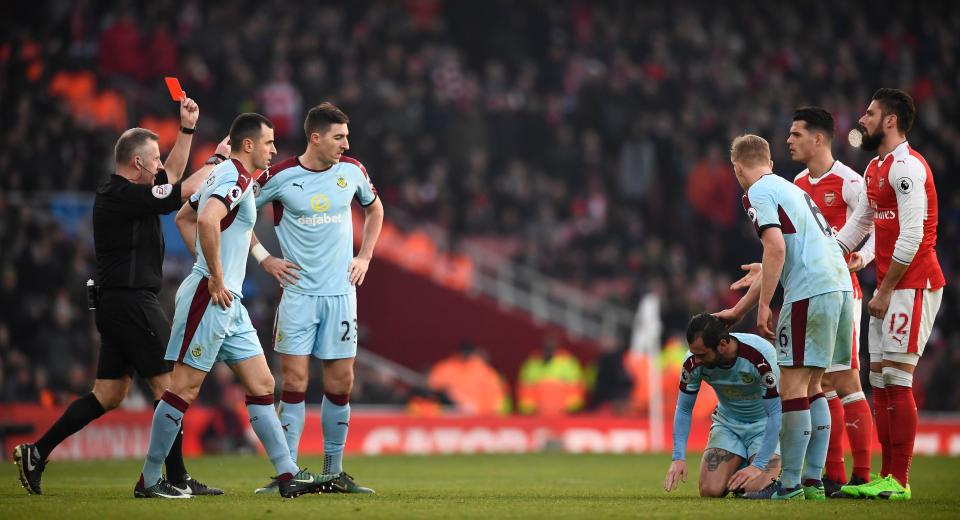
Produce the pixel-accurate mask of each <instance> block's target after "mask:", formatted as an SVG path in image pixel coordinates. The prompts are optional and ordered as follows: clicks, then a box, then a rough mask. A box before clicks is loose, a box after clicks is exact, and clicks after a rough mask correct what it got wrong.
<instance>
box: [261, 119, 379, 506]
mask: <svg viewBox="0 0 960 520" xmlns="http://www.w3.org/2000/svg"><path fill="white" fill-rule="evenodd" d="M349 121H350V120H349V119H348V118H347V116H346V114H344V113H343V112H342V111H341V110H340V109H339V108H337V107H336V106H334V105H332V104H331V103H321V104H320V105H318V106H316V107H313V108H312V109H310V111H309V112H308V113H307V117H306V120H305V121H304V133H305V134H306V137H307V149H306V150H305V151H304V153H303V154H301V155H300V156H297V157H291V158H290V159H287V160H285V161H282V162H280V163H279V164H277V165H275V166H272V167H271V168H270V169H269V170H267V171H265V172H263V174H261V175H260V177H259V178H258V179H257V180H258V183H259V188H260V193H259V194H258V196H257V207H261V206H263V205H265V204H267V203H272V204H273V211H274V223H275V224H276V231H277V237H278V238H279V240H280V247H281V249H282V251H283V259H282V260H281V259H278V258H274V257H269V256H268V255H269V253H267V252H266V250H265V249H264V248H263V246H262V245H261V244H259V243H255V245H254V246H253V247H252V248H251V253H252V254H253V255H254V256H255V257H257V260H258V261H259V262H260V263H261V265H263V267H264V269H266V270H267V271H268V272H269V273H271V274H273V275H274V276H275V277H276V278H277V279H278V280H279V281H280V283H281V285H282V286H283V296H282V297H281V299H280V305H279V308H278V309H277V316H276V325H275V330H274V350H276V351H277V353H278V354H279V356H280V372H281V374H282V376H283V384H282V391H283V393H282V394H281V398H280V409H279V414H280V420H281V421H282V424H283V426H284V430H285V435H286V438H287V444H288V446H289V448H290V454H291V456H292V457H293V459H294V461H296V457H297V447H298V445H299V444H300V435H301V433H302V432H303V426H304V419H305V406H304V396H305V393H306V391H307V383H308V382H309V375H310V372H309V368H310V356H313V357H315V358H317V359H320V360H322V362H323V395H324V397H323V403H322V404H321V407H320V422H321V426H322V429H323V451H324V458H323V474H324V480H326V479H328V478H331V477H334V478H335V479H334V480H333V489H334V490H335V491H337V492H341V493H372V492H373V490H371V489H370V488H367V487H363V486H359V485H357V484H356V483H355V482H354V481H353V479H352V478H351V477H350V475H348V474H347V473H346V472H344V470H343V447H344V444H345V443H346V440H347V428H348V425H349V422H350V391H351V389H352V388H353V364H354V359H355V357H356V355H357V287H358V286H359V285H360V284H362V283H363V280H364V277H365V276H366V273H367V269H368V267H369V266H370V260H371V258H372V257H373V248H374V246H375V245H376V243H377V238H378V237H379V236H380V229H381V227H382V225H383V204H382V203H381V202H380V199H379V198H378V197H377V192H376V190H375V189H374V188H373V184H372V183H371V182H370V178H369V176H368V175H367V170H366V169H365V168H364V167H363V165H362V164H360V162H359V161H357V160H355V159H352V158H350V157H346V156H344V155H343V153H344V152H346V151H347V150H349V149H350V145H349V141H348V138H347V136H348V135H349V130H348V128H347V123H349ZM354 199H356V200H357V202H359V203H360V205H361V206H362V207H363V209H364V223H363V241H362V243H361V244H360V250H359V252H358V253H357V255H356V256H354V255H353V219H352V214H351V209H350V205H351V203H352V202H353V200H354ZM254 241H256V238H254ZM291 263H292V264H291ZM294 265H295V267H296V269H295V271H296V272H294V270H292V269H291V267H292V266H294ZM275 488H276V481H274V482H271V483H270V484H268V485H267V486H265V487H262V488H259V489H257V491H256V492H258V493H263V492H270V491H273V490H274V489H275Z"/></svg>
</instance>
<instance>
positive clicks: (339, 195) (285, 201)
mask: <svg viewBox="0 0 960 520" xmlns="http://www.w3.org/2000/svg"><path fill="white" fill-rule="evenodd" d="M257 180H258V184H259V188H258V191H259V193H258V195H257V198H256V205H257V208H260V207H262V206H263V205H264V204H267V203H268V202H272V203H273V212H274V224H275V225H276V229H277V238H278V239H279V240H280V249H281V250H282V251H283V257H284V258H285V259H287V260H289V261H291V262H293V263H295V264H297V265H299V266H300V268H301V271H300V272H299V275H300V280H298V281H297V283H296V284H293V285H288V286H286V287H285V288H284V290H289V291H294V292H298V293H302V294H309V295H313V296H339V295H343V294H350V293H352V292H355V291H356V287H354V286H353V285H352V284H351V283H350V276H349V273H347V268H348V267H349V265H350V260H351V259H353V214H352V212H351V211H350V203H351V202H352V201H353V200H354V199H357V200H358V201H359V202H360V205H361V206H364V207H366V206H369V205H370V204H373V202H374V201H375V200H376V198H377V192H376V189H375V188H374V187H373V183H372V182H370V177H369V176H368V175H367V171H366V169H365V168H364V167H363V165H362V164H360V162H358V161H357V160H355V159H352V158H350V157H346V156H344V157H341V159H340V162H339V163H337V164H335V165H333V166H331V167H330V168H328V169H326V170H323V171H317V170H310V169H308V168H307V167H305V166H303V165H302V164H300V160H299V158H298V157H292V158H290V159H287V160H285V161H283V162H281V163H279V164H277V165H275V166H271V167H270V168H269V169H268V170H266V171H264V172H263V173H262V174H260V176H259V178H258V179H257Z"/></svg>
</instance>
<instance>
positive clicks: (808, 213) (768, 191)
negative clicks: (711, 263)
mask: <svg viewBox="0 0 960 520" xmlns="http://www.w3.org/2000/svg"><path fill="white" fill-rule="evenodd" d="M743 207H744V209H746V210H747V215H748V216H749V217H750V220H752V221H753V223H754V226H755V227H756V229H757V233H758V234H761V235H762V233H763V231H764V230H765V229H767V228H768V227H773V226H776V227H779V228H780V230H781V231H782V232H783V239H784V242H785V243H786V247H787V252H786V258H785V260H784V264H783V271H782V272H781V274H780V283H781V284H782V285H783V303H792V302H795V301H797V300H802V299H804V298H811V297H813V296H817V295H819V294H825V293H828V292H834V291H852V290H853V285H851V283H850V272H849V270H848V269H847V263H846V262H845V261H844V259H843V252H842V251H841V250H840V246H839V245H838V244H837V241H836V239H835V238H834V237H833V233H832V231H831V228H830V224H828V223H827V220H826V218H824V216H823V213H821V212H820V209H819V208H817V205H816V204H815V203H814V202H813V199H811V198H810V195H808V194H807V193H806V192H804V191H803V190H802V189H800V188H799V187H797V186H796V185H795V184H793V183H792V182H790V181H788V180H786V179H784V178H782V177H780V176H778V175H774V174H772V173H770V174H767V175H764V176H763V177H761V178H760V180H758V181H757V182H755V183H754V184H753V186H750V189H749V190H747V193H746V195H744V197H743Z"/></svg>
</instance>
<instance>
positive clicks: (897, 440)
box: [837, 88, 945, 500]
mask: <svg viewBox="0 0 960 520" xmlns="http://www.w3.org/2000/svg"><path fill="white" fill-rule="evenodd" d="M915 115H916V108H915V106H914V104H913V99H912V98H911V97H910V95H909V94H907V93H906V92H903V91H901V90H897V89H890V88H881V89H880V90H877V92H876V93H875V94H874V95H873V99H872V100H871V102H870V105H869V106H868V107H867V113H866V114H864V115H863V117H861V118H860V129H861V131H862V134H863V142H862V144H861V148H863V149H864V150H867V151H871V152H873V151H875V152H877V156H876V157H874V158H873V160H871V161H870V164H868V165H867V170H866V173H865V175H864V181H865V182H866V185H867V197H866V199H864V200H861V201H860V203H859V204H858V205H857V207H856V209H855V210H854V212H853V215H851V217H850V219H849V220H848V222H847V224H846V225H845V226H844V227H843V229H841V230H840V233H839V234H838V235H837V240H838V241H839V242H840V245H841V247H843V248H844V250H846V251H851V250H852V249H853V248H854V247H856V245H857V244H858V243H859V242H860V241H861V240H863V237H864V236H865V235H866V234H867V233H870V232H873V233H875V235H876V262H877V282H878V287H877V290H876V291H875V292H874V294H873V297H872V298H871V299H870V302H869V304H868V305H867V309H868V311H869V312H870V325H869V328H870V330H869V334H868V344H869V349H870V385H871V386H873V396H874V410H875V413H876V425H877V437H878V438H879V439H880V446H881V448H882V450H883V465H882V466H881V469H880V475H881V478H879V479H877V480H875V481H873V482H870V483H868V484H863V485H860V486H844V487H843V488H841V491H842V492H843V493H844V494H847V495H850V496H861V497H868V498H885V499H890V500H909V499H910V496H911V491H910V484H909V471H910V461H911V460H912V458H913V444H914V441H915V440H916V435H917V405H916V403H915V402H914V399H913V373H914V370H915V369H916V368H917V362H918V361H920V356H922V355H923V348H924V346H925V345H926V343H927V339H928V338H929V337H930V332H931V330H932V329H933V321H934V318H935V317H936V315H937V311H938V310H939V309H940V300H941V298H942V297H943V286H944V285H945V281H944V277H943V273H942V271H941V270H940V263H939V261H938V260H937V252H936V249H935V247H936V244H937V190H936V188H935V187H934V185H933V173H932V172H931V170H930V166H929V165H928V164H927V161H926V160H925V159H924V158H923V156H922V155H920V154H919V153H917V151H916V150H914V149H913V148H911V147H910V145H909V144H908V143H907V133H908V132H910V128H911V127H912V126H913V120H914V117H915Z"/></svg>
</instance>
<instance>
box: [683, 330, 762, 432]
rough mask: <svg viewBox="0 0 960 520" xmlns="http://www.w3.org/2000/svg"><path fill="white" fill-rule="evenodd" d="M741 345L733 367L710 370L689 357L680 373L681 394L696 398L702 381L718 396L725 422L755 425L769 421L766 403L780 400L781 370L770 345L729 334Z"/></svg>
mask: <svg viewBox="0 0 960 520" xmlns="http://www.w3.org/2000/svg"><path fill="white" fill-rule="evenodd" d="M730 335H731V336H733V337H734V338H736V339H737V341H739V342H740V347H739V350H738V351H737V359H736V360H735V361H734V362H733V364H732V365H729V366H723V365H717V366H715V367H712V368H711V367H707V366H704V365H701V364H700V363H699V362H697V360H696V358H694V357H693V354H691V353H687V357H686V359H685V360H684V362H683V370H682V371H681V373H680V391H681V392H685V393H688V394H694V393H697V392H698V391H700V383H701V381H706V382H707V383H710V386H711V387H713V390H714V391H715V392H716V393H717V413H718V414H719V415H720V416H721V417H723V418H726V419H733V420H736V421H740V422H753V421H757V420H760V419H765V418H766V417H767V410H766V408H764V406H763V401H762V400H763V399H774V398H779V396H780V394H779V392H778V389H777V388H778V384H779V381H780V367H779V366H778V365H777V352H776V350H774V348H773V345H771V344H770V342H769V341H767V340H765V339H763V338H761V337H760V336H757V335H754V334H742V333H739V332H734V333H731V334H730Z"/></svg>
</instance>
